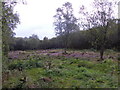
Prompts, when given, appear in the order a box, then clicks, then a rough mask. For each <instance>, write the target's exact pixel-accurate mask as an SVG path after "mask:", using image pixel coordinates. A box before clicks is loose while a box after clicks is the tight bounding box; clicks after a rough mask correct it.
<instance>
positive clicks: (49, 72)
mask: <svg viewBox="0 0 120 90" xmlns="http://www.w3.org/2000/svg"><path fill="white" fill-rule="evenodd" d="M54 52H56V51H54ZM54 52H51V53H54ZM20 67H21V68H22V69H21V70H19V68H20ZM8 70H9V71H10V73H9V74H8V77H9V78H8V79H7V80H4V82H3V87H4V88H21V87H22V88H117V87H118V62H117V61H115V60H113V59H105V60H104V61H101V62H98V61H92V60H90V61H88V60H82V59H76V58H66V57H64V56H59V58H58V57H54V56H47V55H45V56H43V55H42V56H39V57H38V56H37V55H36V56H35V55H34V57H30V58H29V59H26V60H17V59H16V60H13V61H11V62H10V63H9V64H8ZM17 76H18V77H17ZM24 77H26V79H25V80H24V82H23V81H21V79H22V78H24Z"/></svg>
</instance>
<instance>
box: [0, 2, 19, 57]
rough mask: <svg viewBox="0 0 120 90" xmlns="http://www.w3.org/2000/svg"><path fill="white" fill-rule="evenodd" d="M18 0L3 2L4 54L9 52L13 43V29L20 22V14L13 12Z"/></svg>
mask: <svg viewBox="0 0 120 90" xmlns="http://www.w3.org/2000/svg"><path fill="white" fill-rule="evenodd" d="M15 5H16V2H11V3H8V2H2V18H1V22H2V49H3V55H6V56H7V54H8V51H9V44H10V43H11V38H13V36H14V33H13V30H14V29H15V28H16V25H17V24H18V23H19V16H18V14H17V13H13V8H14V6H15Z"/></svg>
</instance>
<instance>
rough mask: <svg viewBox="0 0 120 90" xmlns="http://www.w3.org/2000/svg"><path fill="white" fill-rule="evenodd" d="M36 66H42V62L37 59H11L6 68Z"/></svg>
mask: <svg viewBox="0 0 120 90" xmlns="http://www.w3.org/2000/svg"><path fill="white" fill-rule="evenodd" d="M36 67H42V64H41V62H40V61H38V60H34V59H32V60H26V61H24V60H19V61H13V62H12V63H10V64H9V66H8V69H10V70H14V69H30V68H36Z"/></svg>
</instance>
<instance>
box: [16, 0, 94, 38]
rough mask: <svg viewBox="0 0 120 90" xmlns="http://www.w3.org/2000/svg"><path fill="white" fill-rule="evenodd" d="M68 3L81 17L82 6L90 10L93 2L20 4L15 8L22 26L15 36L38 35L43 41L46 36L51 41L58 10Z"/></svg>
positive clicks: (57, 0) (50, 0)
mask: <svg viewBox="0 0 120 90" xmlns="http://www.w3.org/2000/svg"><path fill="white" fill-rule="evenodd" d="M67 1H68V2H70V3H72V6H73V9H74V14H75V16H76V17H79V14H78V12H79V8H80V6H81V5H85V7H88V8H87V9H88V10H90V9H91V8H92V1H93V0H26V2H27V4H25V5H24V4H22V3H19V4H17V5H16V6H15V8H14V12H17V13H18V14H19V18H20V24H19V25H17V28H16V29H15V30H14V32H15V33H16V35H15V36H16V37H29V36H31V35H32V34H36V35H38V37H39V39H41V40H42V39H43V38H44V37H45V36H46V37H48V38H49V39H50V38H53V37H55V29H54V25H53V22H54V18H53V16H54V15H55V14H56V9H57V8H58V7H62V5H63V4H64V3H65V2H67ZM87 9H86V10H87Z"/></svg>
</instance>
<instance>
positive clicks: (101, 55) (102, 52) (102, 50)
mask: <svg viewBox="0 0 120 90" xmlns="http://www.w3.org/2000/svg"><path fill="white" fill-rule="evenodd" d="M103 54H104V47H101V49H100V60H103V59H104V58H103Z"/></svg>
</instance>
